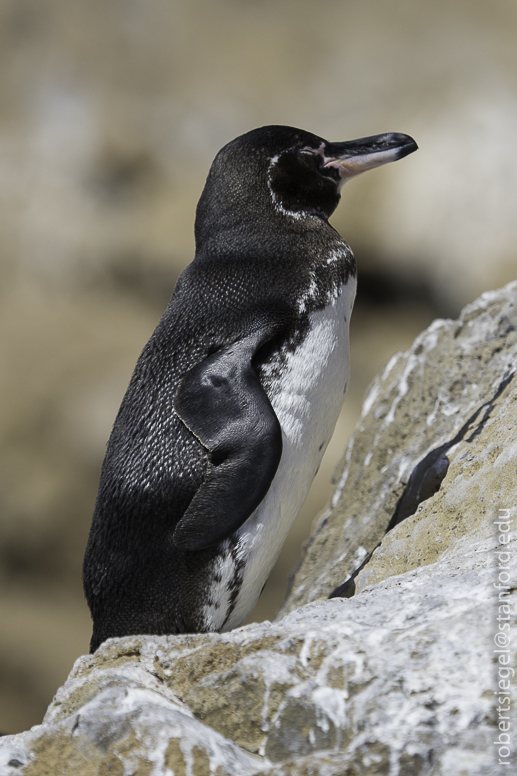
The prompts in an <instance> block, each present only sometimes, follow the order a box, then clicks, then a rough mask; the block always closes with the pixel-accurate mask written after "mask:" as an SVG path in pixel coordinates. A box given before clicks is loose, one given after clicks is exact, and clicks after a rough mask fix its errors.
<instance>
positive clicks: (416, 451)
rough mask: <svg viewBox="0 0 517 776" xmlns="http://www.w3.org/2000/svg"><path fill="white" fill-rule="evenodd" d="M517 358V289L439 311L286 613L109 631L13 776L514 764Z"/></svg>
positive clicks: (351, 460)
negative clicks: (183, 628)
mask: <svg viewBox="0 0 517 776" xmlns="http://www.w3.org/2000/svg"><path fill="white" fill-rule="evenodd" d="M516 355H517V283H514V284H511V285H510V286H507V287H506V288H504V289H501V290H500V291H497V292H493V293H490V294H485V295H484V296H483V297H481V298H480V299H479V300H477V301H476V302H475V303H473V304H472V305H469V306H468V307H467V308H466V309H465V310H464V311H463V314H462V316H461V318H460V319H459V320H458V321H436V322H435V323H434V324H433V325H432V326H431V327H430V328H429V329H428V330H427V331H426V332H424V333H423V334H422V335H421V336H420V337H418V338H417V340H416V342H415V344H414V345H413V347H412V348H411V349H410V351H408V352H407V353H405V354H400V355H398V356H397V357H395V358H394V359H393V360H392V362H390V364H388V366H387V367H386V369H385V370H384V372H383V374H381V375H380V376H379V378H378V379H377V380H376V381H375V383H374V385H373V386H372V389H371V391H370V393H369V395H368V397H367V399H366V402H365V406H364V411H363V417H362V419H361V421H360V423H359V425H358V427H357V429H356V434H355V439H354V440H353V441H352V442H351V443H350V445H349V448H348V450H347V454H346V461H345V469H344V473H343V475H342V476H340V478H339V484H338V488H337V491H336V495H335V497H334V503H333V507H332V508H329V510H328V511H327V512H326V513H325V515H324V516H323V518H322V519H321V520H320V521H319V523H318V526H317V528H316V530H315V533H314V535H313V537H312V540H311V543H310V545H309V547H308V549H307V552H306V555H305V558H304V560H303V562H302V564H301V566H300V568H299V569H298V571H297V573H296V575H295V578H294V583H293V588H292V593H291V595H290V597H289V599H288V601H287V602H286V605H285V607H284V616H283V617H282V618H281V619H279V620H278V621H277V622H275V623H269V622H265V623H260V624H257V625H249V626H246V627H243V628H239V629H237V630H235V631H233V632H231V633H227V634H203V635H193V636H169V637H132V638H126V639H112V640H110V641H108V642H106V643H105V644H104V645H103V646H102V647H101V648H100V649H99V650H98V651H97V653H96V654H95V655H94V656H86V657H82V658H80V659H79V660H78V661H77V663H76V664H75V666H74V669H73V671H72V673H71V675H70V677H69V679H68V681H67V682H66V684H65V685H64V686H63V687H62V688H61V689H60V690H59V691H58V693H57V695H56V697H55V699H54V702H53V704H52V705H51V706H50V708H49V710H48V712H47V715H46V717H45V719H44V721H43V724H42V725H41V726H38V727H35V728H33V729H32V730H31V731H29V732H27V733H23V734H21V735H19V736H11V737H6V738H5V739H3V740H2V741H1V743H0V773H1V774H2V776H4V774H6V775H7V774H9V775H11V774H15V773H16V774H19V773H23V774H24V775H25V776H45V775H46V774H56V773H60V774H65V776H68V775H70V776H72V774H73V775H74V776H76V775H77V776H89V775H90V774H92V776H93V774H100V775H101V776H107V775H108V774H116V775H117V776H119V774H120V776H122V775H123V776H128V775H129V774H135V776H136V775H137V774H138V776H140V775H141V774H149V775H151V774H153V776H158V774H160V775H162V774H163V776H170V775H171V774H175V775H176V774H182V775H183V774H189V776H190V775H191V774H192V776H202V775H204V774H206V775H207V776H208V774H217V776H223V775H224V774H232V776H233V774H236V775H237V774H256V775H257V776H258V775H259V774H261V775H262V776H265V775H266V774H275V775H276V774H278V775H279V776H282V775H283V776H295V775H296V776H302V775H303V776H309V775H310V776H360V775H364V776H366V775H367V774H387V775H388V774H389V776H460V775H461V776H463V775H465V776H492V774H494V775H495V774H498V773H508V772H509V770H510V769H511V766H510V767H507V765H506V764H504V763H505V759H507V758H505V755H504V752H505V750H504V749H501V750H500V751H501V752H502V753H503V755H502V756H503V759H502V763H503V764H501V765H499V764H498V756H497V749H498V747H496V746H494V741H496V740H497V739H498V737H499V736H500V731H501V730H507V729H508V727H507V726H508V725H510V735H511V740H512V742H513V746H514V747H515V742H516V740H517V718H516V715H515V713H514V710H515V708H516V704H517V693H516V691H515V684H514V683H513V684H512V683H511V682H510V681H508V679H506V678H505V674H508V673H510V671H509V669H508V667H507V666H510V668H511V665H515V652H516V644H517V634H515V633H514V632H513V631H512V630H511V629H509V628H508V627H507V625H510V626H512V627H513V626H514V625H515V604H516V603H517V582H516V581H515V580H516V577H517V531H515V530H512V529H513V528H514V527H515V526H517V478H516V476H515V469H516V464H515V461H516V458H517V376H515V377H514V375H513V370H514V368H515V367H514V365H515V364H517V359H516ZM434 451H438V452H434ZM422 462H424V463H422ZM437 462H438V463H437ZM397 504H399V506H398V510H397ZM411 510H414V512H413V513H412V514H411ZM394 515H398V517H399V518H400V522H398V524H396V525H393V524H394V522H396V521H395V520H394V519H393V518H394ZM402 517H404V519H401V518H402ZM499 518H505V519H506V520H509V521H513V522H508V523H504V522H503V523H501V522H500V523H497V522H496V521H497V520H498V519H499ZM390 524H391V525H393V527H392V528H391V530H390V531H389V532H388V533H387V534H386V530H387V528H388V526H389V525H390ZM501 537H502V538H501ZM377 544H379V546H378V548H377V549H376V550H375V551H374V552H373V555H372V557H371V558H370V559H369V560H368V561H367V562H366V563H365V564H364V566H363V568H362V569H361V570H360V571H359V573H358V574H357V575H356V576H355V580H354V585H355V594H354V595H353V596H351V597H349V598H333V599H331V600H326V597H327V596H328V594H329V593H330V592H331V591H332V589H333V587H334V586H335V585H339V584H341V583H342V582H343V581H344V580H345V579H346V577H347V576H348V575H349V574H350V573H351V572H353V571H354V569H355V568H356V567H357V566H359V565H360V564H361V563H362V561H363V560H364V558H365V557H366V556H367V554H368V553H370V552H371V551H372V550H374V547H375V546H376V545H377ZM496 586H498V587H496ZM349 592H351V588H350V586H349ZM316 599H318V600H316ZM497 617H499V618H500V619H499V620H497V619H496V618H497ZM497 649H501V650H502V651H501V652H497V651H496V650H497ZM505 650H508V651H505ZM508 661H510V662H508ZM498 682H499V684H498ZM501 682H502V684H501ZM496 690H498V691H499V692H500V693H502V695H497V693H496ZM508 693H509V694H508ZM501 697H508V698H510V699H511V702H512V704H513V706H510V712H509V713H508V714H507V715H506V714H502V712H501V704H503V711H504V707H505V704H507V701H503V702H502V701H501V700H500V698H501ZM498 703H499V706H498ZM498 708H499V711H498ZM501 716H503V717H506V716H507V717H508V722H503V727H502V728H498V724H500V722H501ZM505 726H506V727H505ZM514 751H515V750H514Z"/></svg>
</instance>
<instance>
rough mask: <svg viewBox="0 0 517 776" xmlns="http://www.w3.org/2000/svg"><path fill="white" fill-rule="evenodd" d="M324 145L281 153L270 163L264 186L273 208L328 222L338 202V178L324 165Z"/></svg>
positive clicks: (333, 169)
mask: <svg viewBox="0 0 517 776" xmlns="http://www.w3.org/2000/svg"><path fill="white" fill-rule="evenodd" d="M324 148H325V142H324V141H321V144H320V145H319V147H318V148H311V147H310V146H304V147H302V148H294V149H292V150H290V151H285V152H284V153H282V154H279V155H278V156H276V157H274V158H273V159H272V160H271V165H270V168H269V173H268V183H269V188H270V191H271V195H272V198H273V205H274V206H275V207H276V209H278V210H280V211H286V212H288V213H291V214H295V213H296V214H300V215H301V216H302V217H303V215H305V214H311V215H319V216H322V217H323V218H328V217H329V216H330V215H331V214H332V213H333V212H334V210H335V209H336V207H337V205H338V202H339V196H340V194H339V191H340V188H341V180H342V179H341V176H340V174H339V170H338V169H337V168H336V167H329V166H327V165H326V164H325V154H324Z"/></svg>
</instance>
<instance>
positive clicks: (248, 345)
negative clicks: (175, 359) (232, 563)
mask: <svg viewBox="0 0 517 776" xmlns="http://www.w3.org/2000/svg"><path fill="white" fill-rule="evenodd" d="M256 343H257V337H256V336H255V337H250V338H246V339H243V340H240V341H239V342H236V343H234V344H232V345H230V346H229V347H227V348H224V349H221V350H219V351H217V352H216V353H213V354H211V355H210V356H208V357H207V358H206V359H205V360H204V361H202V362H201V363H199V364H197V365H196V366H195V367H194V368H193V369H191V370H190V371H189V372H187V374H186V375H185V377H184V378H183V380H182V381H181V384H180V388H179V390H178V393H177V394H176V398H175V401H174V409H175V411H176V413H177V414H178V415H179V417H180V418H181V420H182V421H183V422H184V423H185V425H186V426H187V428H188V429H189V430H190V431H191V432H192V433H193V434H194V435H195V436H196V437H197V438H198V439H199V441H200V442H201V443H202V445H203V446H204V447H205V448H206V449H207V450H208V452H209V462H208V468H207V473H206V476H205V479H204V481H203V484H202V485H201V487H200V488H199V490H198V491H197V493H196V494H195V496H194V498H193V499H192V501H191V503H190V505H189V507H188V509H187V510H186V512H185V513H184V514H183V516H182V518H181V520H180V521H179V523H178V525H177V526H176V529H175V531H174V544H175V545H176V546H177V547H179V548H180V549H182V550H191V551H192V550H203V549H206V548H208V547H213V546H214V545H217V544H219V542H221V541H223V539H226V538H228V537H229V536H231V535H232V533H234V532H235V531H236V530H237V529H238V528H240V526H241V525H242V524H243V523H244V522H245V521H246V520H247V519H248V517H249V516H250V515H251V514H252V512H253V511H254V510H255V509H256V508H257V507H258V505H259V504H260V502H261V501H262V499H263V498H264V496H265V495H266V493H267V491H268V490H269V486H270V485H271V481H272V480H273V477H274V476H275V473H276V470H277V468H278V464H279V463H280V458H281V455H282V430H281V427H280V423H279V421H278V418H277V417H276V415H275V412H274V410H273V407H272V406H271V403H270V401H269V399H268V397H267V394H266V392H265V391H264V389H263V388H262V385H261V384H260V381H259V378H258V376H257V374H256V373H255V371H254V370H253V367H252V365H251V359H252V357H253V354H254V351H255V347H256Z"/></svg>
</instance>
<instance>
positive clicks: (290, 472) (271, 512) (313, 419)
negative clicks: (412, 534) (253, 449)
mask: <svg viewBox="0 0 517 776" xmlns="http://www.w3.org/2000/svg"><path fill="white" fill-rule="evenodd" d="M355 287H356V284H355V280H353V279H352V278H350V279H349V282H348V283H347V284H346V285H345V286H344V287H343V288H342V291H341V294H340V295H339V296H338V297H337V299H335V300H334V301H333V303H332V304H331V305H329V306H328V307H326V308H325V309H324V310H321V311H318V312H315V313H312V314H311V316H310V328H309V331H308V333H307V335H306V337H305V339H304V341H303V342H302V343H301V344H300V345H299V346H298V347H297V348H296V349H295V350H294V352H292V353H288V354H287V358H286V361H285V362H284V363H283V365H282V374H281V377H280V378H279V379H277V380H275V381H274V382H273V384H272V386H271V388H270V389H269V390H268V395H269V399H270V401H271V404H272V407H273V409H274V411H275V413H276V415H277V417H278V420H279V422H280V425H281V428H282V442H283V449H282V458H281V460H280V464H279V467H278V470H277V472H276V475H275V477H274V480H273V482H272V484H271V487H270V489H269V491H268V492H267V494H266V496H265V498H264V500H263V501H262V503H261V504H260V506H259V507H257V509H256V510H255V512H254V513H253V514H252V515H251V516H250V517H249V518H248V520H247V521H246V522H245V523H244V525H243V526H242V527H241V528H240V529H239V531H238V534H237V535H238V544H237V547H236V548H234V550H233V552H232V553H230V551H228V552H227V553H223V554H222V555H221V556H220V557H219V558H218V560H217V566H218V568H217V571H218V572H219V575H218V576H220V582H218V583H215V584H214V589H212V590H211V591H210V595H209V601H217V602H218V603H219V606H218V607H217V608H216V607H215V606H213V604H212V603H207V606H206V609H205V615H206V617H207V623H209V626H210V627H211V628H213V629H215V630H220V629H222V630H224V631H226V630H231V629H232V628H235V627H237V626H238V625H240V624H242V622H243V621H244V620H245V619H246V617H247V615H248V614H249V612H250V611H251V610H252V609H253V607H254V606H255V604H256V602H257V600H258V597H259V595H260V592H261V590H262V587H263V585H264V583H265V581H266V580H267V577H268V575H269V573H270V571H271V569H272V567H273V565H274V563H275V561H276V559H277V557H278V554H279V552H280V550H281V548H282V544H283V543H284V541H285V538H286V536H287V534H288V532H289V529H290V528H291V525H292V523H293V521H294V519H295V518H296V515H297V514H298V512H299V510H300V507H301V506H302V504H303V502H304V500H305V498H306V496H307V493H308V491H309V488H310V486H311V484H312V480H313V479H314V476H315V474H316V472H317V471H318V468H319V465H320V462H321V459H322V457H323V454H324V452H325V449H326V447H327V445H328V443H329V441H330V438H331V436H332V433H333V431H334V426H335V424H336V421H337V418H338V415H339V412H340V410H341V407H342V404H343V400H344V397H345V391H346V388H347V385H348V379H349V374H350V355H349V333H348V332H349V324H350V315H351V312H352V306H353V302H354V297H355ZM238 567H240V568H238ZM236 577H238V579H236ZM236 582H238V583H239V584H238V586H237V587H236ZM232 591H233V593H232ZM230 602H231V603H232V604H233V609H232V611H231V613H230V616H229V617H228V619H227V620H226V622H225V618H226V616H227V611H228V608H229V606H230Z"/></svg>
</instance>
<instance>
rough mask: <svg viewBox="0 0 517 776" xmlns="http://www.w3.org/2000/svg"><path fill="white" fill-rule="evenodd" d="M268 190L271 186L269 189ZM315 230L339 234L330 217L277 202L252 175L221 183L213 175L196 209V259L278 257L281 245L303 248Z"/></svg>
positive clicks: (323, 233)
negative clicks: (214, 181) (234, 182)
mask: <svg viewBox="0 0 517 776" xmlns="http://www.w3.org/2000/svg"><path fill="white" fill-rule="evenodd" d="M264 189H266V191H264ZM310 234H313V235H314V236H316V235H317V236H318V237H319V239H320V240H321V239H322V238H323V239H324V235H326V236H327V239H328V237H329V236H330V234H332V236H333V237H335V236H337V235H336V232H335V231H334V229H333V228H332V227H331V226H330V224H329V223H328V221H327V220H326V219H325V218H323V217H321V216H319V215H317V214H303V215H301V214H300V215H298V214H290V213H287V212H285V211H283V210H282V209H280V208H276V207H275V203H274V201H273V199H272V197H271V196H270V192H269V190H268V188H267V182H266V181H265V180H261V179H255V180H252V181H251V182H250V183H249V185H248V186H246V187H244V186H242V187H236V186H234V187H228V188H227V187H219V186H218V187H217V190H216V191H214V190H213V187H212V186H210V180H209V181H207V186H206V187H205V190H204V191H203V194H202V195H201V198H200V200H199V203H198V206H197V211H196V223H195V238H196V259H201V260H203V259H207V260H210V259H217V258H219V257H221V256H226V257H228V256H236V257H237V256H242V257H244V256H246V255H248V254H249V253H250V248H251V250H252V251H253V252H259V253H260V256H262V257H266V256H268V255H270V256H271V257H275V256H278V254H279V252H282V249H283V248H284V247H285V248H287V247H289V250H291V251H296V245H297V243H298V242H299V243H300V250H303V244H304V243H306V242H307V239H308V237H309V235H310Z"/></svg>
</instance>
